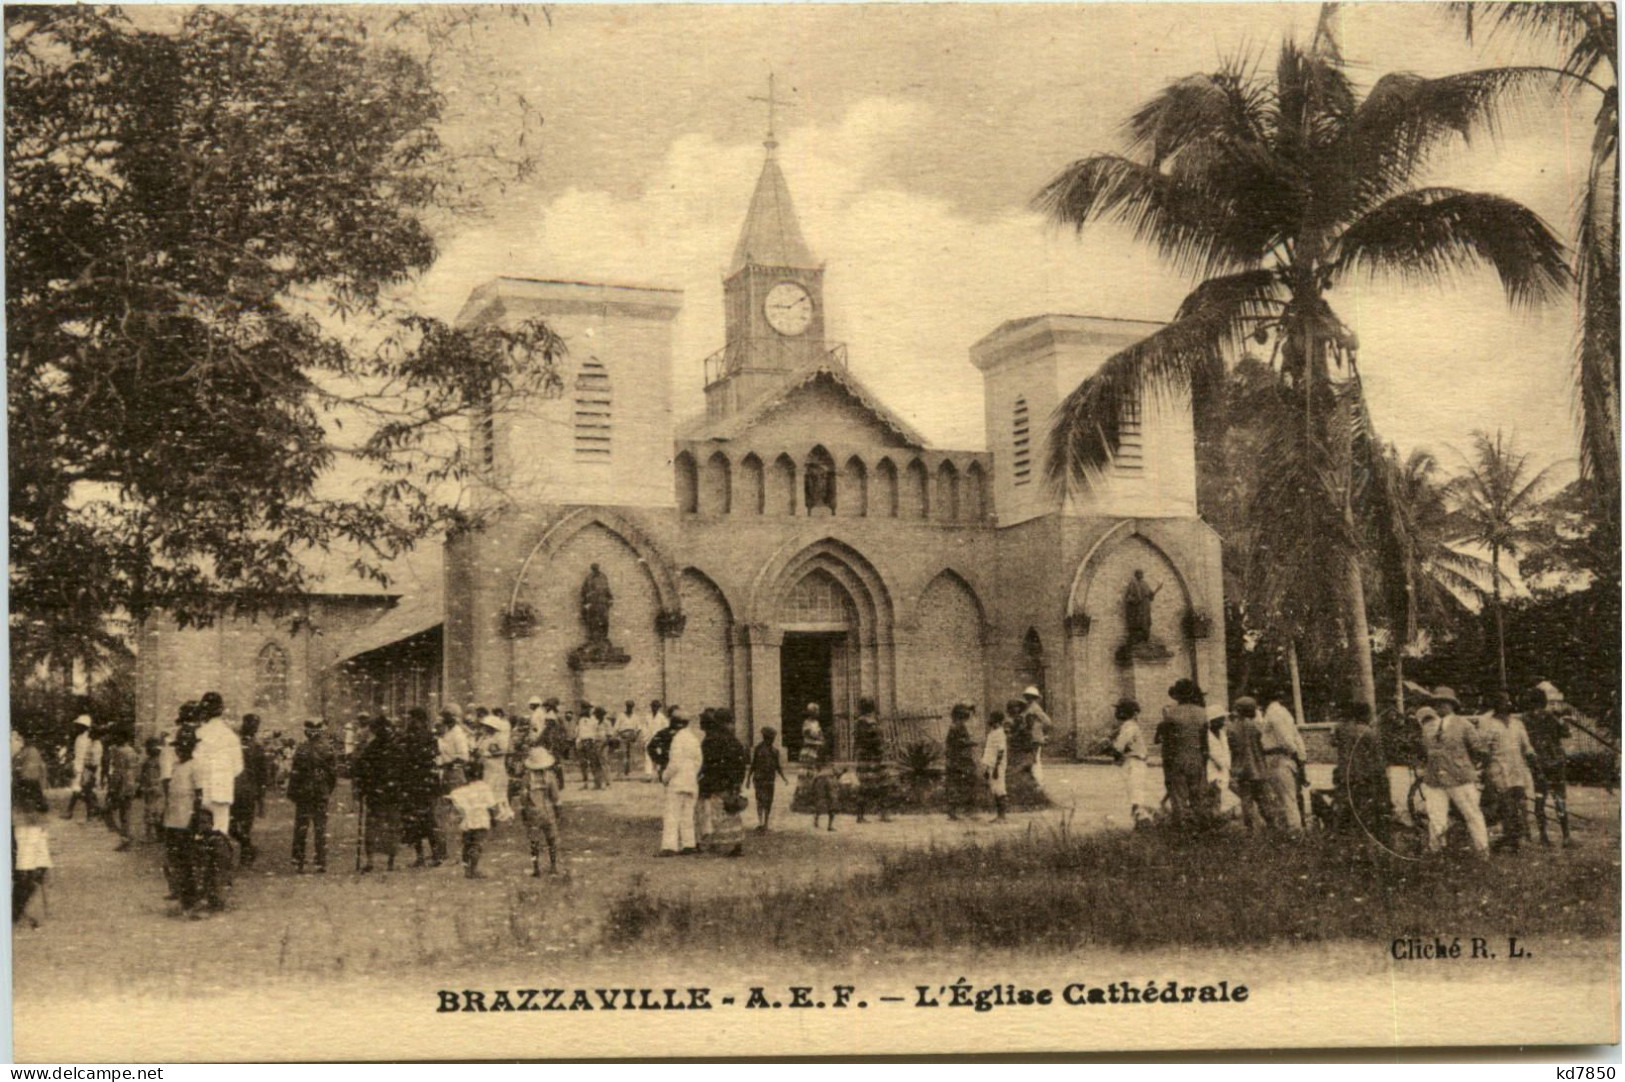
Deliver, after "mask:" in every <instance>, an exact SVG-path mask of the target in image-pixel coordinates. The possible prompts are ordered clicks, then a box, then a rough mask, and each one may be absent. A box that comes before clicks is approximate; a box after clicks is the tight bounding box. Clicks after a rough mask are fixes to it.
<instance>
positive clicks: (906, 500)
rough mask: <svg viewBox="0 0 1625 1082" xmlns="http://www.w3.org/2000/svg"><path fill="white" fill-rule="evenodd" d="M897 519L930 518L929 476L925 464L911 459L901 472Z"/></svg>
mask: <svg viewBox="0 0 1625 1082" xmlns="http://www.w3.org/2000/svg"><path fill="white" fill-rule="evenodd" d="M897 502H898V509H897V515H898V517H899V518H910V519H924V518H930V517H931V476H930V474H929V473H928V472H927V471H926V468H925V463H923V462H921V461H920V460H919V459H917V458H916V459H912V460H910V462H909V464H908V468H907V469H905V470H904V471H903V478H902V491H901V493H899V496H898V501H897Z"/></svg>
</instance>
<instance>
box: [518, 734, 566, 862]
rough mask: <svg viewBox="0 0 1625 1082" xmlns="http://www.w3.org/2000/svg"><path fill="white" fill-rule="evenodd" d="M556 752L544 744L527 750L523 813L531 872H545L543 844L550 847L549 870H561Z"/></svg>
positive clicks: (521, 793) (548, 848) (522, 790)
mask: <svg viewBox="0 0 1625 1082" xmlns="http://www.w3.org/2000/svg"><path fill="white" fill-rule="evenodd" d="M555 765H556V761H555V760H554V758H553V753H552V752H550V751H548V750H547V749H546V748H544V747H542V746H541V745H540V744H535V745H532V746H531V748H530V750H529V751H528V752H526V753H525V764H524V769H525V776H524V778H523V779H521V782H520V784H521V785H522V786H523V788H522V789H521V790H520V805H519V814H520V816H521V818H522V819H523V820H524V823H525V833H526V834H527V835H529V836H530V874H531V876H532V877H533V878H537V879H540V878H541V875H542V846H543V845H544V844H545V845H546V846H547V872H548V874H549V875H557V874H558V872H559V787H558V784H557V782H556V781H555V778H556V777H557V774H556V772H555V771H554V769H553V768H554V766H555Z"/></svg>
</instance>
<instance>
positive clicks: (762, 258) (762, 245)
mask: <svg viewBox="0 0 1625 1082" xmlns="http://www.w3.org/2000/svg"><path fill="white" fill-rule="evenodd" d="M746 263H755V264H758V265H760V266H768V267H813V266H816V265H817V264H816V263H815V262H814V261H813V257H812V252H811V251H810V250H809V249H808V248H807V242H806V240H805V239H803V237H802V235H801V224H800V223H799V222H798V221H797V220H796V210H795V207H794V206H793V205H791V203H790V186H789V185H788V184H786V183H785V181H784V173H783V172H782V171H781V170H780V169H779V163H778V160H777V159H775V158H774V157H773V152H772V149H771V147H769V150H768V155H767V160H766V161H765V162H763V163H762V175H761V176H759V177H757V178H756V191H755V193H754V194H753V195H752V196H751V197H750V210H748V211H746V213H745V227H744V228H743V229H741V230H740V231H739V243H738V244H736V245H735V246H734V257H733V259H732V260H731V261H730V262H729V264H728V273H729V274H733V273H734V272H736V271H738V270H739V269H740V268H741V267H743V266H744V265H745V264H746Z"/></svg>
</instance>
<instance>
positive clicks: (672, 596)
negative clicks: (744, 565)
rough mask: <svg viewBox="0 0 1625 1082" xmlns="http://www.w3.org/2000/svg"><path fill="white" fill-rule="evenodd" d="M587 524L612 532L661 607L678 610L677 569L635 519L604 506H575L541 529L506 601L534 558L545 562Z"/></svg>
mask: <svg viewBox="0 0 1625 1082" xmlns="http://www.w3.org/2000/svg"><path fill="white" fill-rule="evenodd" d="M591 526H601V527H603V528H604V529H605V530H608V531H609V532H610V533H612V534H615V535H616V536H617V537H619V538H620V539H621V540H622V541H624V542H625V543H626V545H627V547H628V548H630V549H631V550H632V551H633V552H634V553H636V555H637V558H638V562H639V563H640V564H641V565H642V566H643V568H644V570H646V571H647V572H648V573H649V577H650V578H651V579H652V580H653V581H654V587H655V594H656V596H657V598H658V599H659V602H660V608H661V609H662V610H663V611H666V612H681V611H682V602H681V600H680V599H679V596H678V592H677V573H676V571H675V570H673V565H672V562H671V561H670V560H669V559H667V558H666V554H665V553H664V552H663V551H662V550H661V549H660V548H659V547H658V546H657V545H656V544H655V543H654V542H653V541H651V540H649V538H648V535H646V534H645V533H644V532H643V530H642V529H641V528H640V527H639V526H638V525H637V523H635V522H633V521H632V520H631V519H630V518H628V517H627V516H625V515H623V514H620V513H619V512H616V511H611V510H610V509H609V508H607V507H577V508H575V509H574V510H572V511H569V512H567V513H566V514H565V515H564V516H563V517H561V518H560V519H559V520H558V521H557V522H555V523H554V524H553V525H551V526H549V527H548V528H547V529H546V530H544V531H542V535H541V537H539V538H537V540H536V544H535V545H534V546H532V547H531V550H530V552H529V553H527V554H526V556H525V559H524V561H523V562H522V563H521V564H520V565H519V572H518V574H516V575H515V576H514V584H513V590H512V591H511V593H510V594H509V598H508V601H509V604H510V605H511V604H513V603H514V602H516V601H518V600H519V599H520V591H521V590H522V589H523V587H524V585H525V578H526V576H527V575H528V574H529V573H530V568H531V565H532V564H534V563H536V561H537V560H538V559H540V560H542V561H543V563H544V564H545V563H546V562H547V561H548V560H549V559H551V558H552V556H553V555H554V554H555V553H557V552H558V551H559V550H560V549H561V548H563V547H564V546H565V545H566V544H567V543H568V542H569V541H570V540H571V539H572V538H574V537H575V535H576V534H578V533H580V532H581V531H582V530H585V529H587V528H589V527H591ZM544 615H545V614H544Z"/></svg>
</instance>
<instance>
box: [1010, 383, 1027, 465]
mask: <svg viewBox="0 0 1625 1082" xmlns="http://www.w3.org/2000/svg"><path fill="white" fill-rule="evenodd" d="M1010 440H1011V448H1012V454H1011V456H1010V462H1011V465H1012V467H1013V468H1014V470H1015V480H1016V484H1018V485H1025V484H1026V483H1027V482H1028V481H1031V480H1032V479H1033V449H1032V419H1031V417H1030V416H1029V414H1028V412H1027V400H1026V399H1025V398H1018V399H1016V407H1015V416H1014V417H1013V419H1012V421H1011V425H1010Z"/></svg>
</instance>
